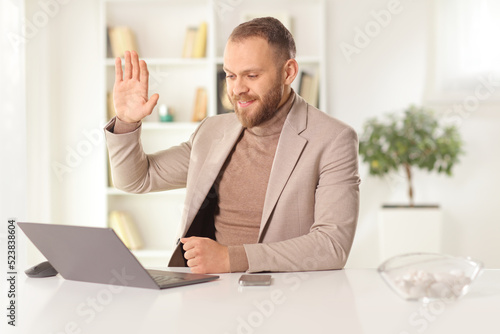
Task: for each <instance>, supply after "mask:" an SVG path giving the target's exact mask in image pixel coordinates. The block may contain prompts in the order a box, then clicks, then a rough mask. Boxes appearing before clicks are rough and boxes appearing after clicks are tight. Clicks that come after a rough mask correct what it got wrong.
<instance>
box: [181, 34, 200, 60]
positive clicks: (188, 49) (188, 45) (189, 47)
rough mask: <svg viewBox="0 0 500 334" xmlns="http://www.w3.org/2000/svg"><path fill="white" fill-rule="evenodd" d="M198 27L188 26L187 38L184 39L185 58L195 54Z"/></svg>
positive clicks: (183, 55)
mask: <svg viewBox="0 0 500 334" xmlns="http://www.w3.org/2000/svg"><path fill="white" fill-rule="evenodd" d="M197 31H198V28H197V27H187V29H186V38H185V39H184V49H183V50H182V57H183V58H191V57H192V56H193V50H194V43H195V41H196V33H197Z"/></svg>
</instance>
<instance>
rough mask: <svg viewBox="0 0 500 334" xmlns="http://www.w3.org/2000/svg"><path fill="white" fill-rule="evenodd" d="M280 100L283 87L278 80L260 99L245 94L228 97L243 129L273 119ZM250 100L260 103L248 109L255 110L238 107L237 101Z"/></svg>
mask: <svg viewBox="0 0 500 334" xmlns="http://www.w3.org/2000/svg"><path fill="white" fill-rule="evenodd" d="M228 96H229V94H228ZM282 98H283V86H282V85H281V83H280V82H279V81H278V80H276V82H275V83H274V84H273V86H272V88H271V89H270V90H269V92H268V93H267V94H265V95H263V96H262V97H259V96H252V95H246V94H244V95H238V96H233V97H231V96H229V99H230V101H231V103H232V104H233V107H234V112H235V114H236V116H237V117H238V119H239V121H240V123H241V125H243V127H245V128H253V127H254V126H258V125H261V124H263V123H265V122H266V121H268V120H270V119H271V118H273V117H274V115H276V113H277V112H278V107H279V104H280V102H281V99H282ZM250 100H255V102H254V103H256V102H260V105H255V106H253V105H251V106H250V108H254V109H255V108H256V110H245V109H246V108H240V107H239V105H238V101H250Z"/></svg>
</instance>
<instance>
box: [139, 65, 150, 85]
mask: <svg viewBox="0 0 500 334" xmlns="http://www.w3.org/2000/svg"><path fill="white" fill-rule="evenodd" d="M139 67H140V71H141V74H140V77H138V78H137V79H138V80H139V81H141V82H144V83H146V84H148V81H149V71H148V65H147V64H146V62H145V61H144V60H141V61H140V62H139Z"/></svg>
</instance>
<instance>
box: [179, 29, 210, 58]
mask: <svg viewBox="0 0 500 334" xmlns="http://www.w3.org/2000/svg"><path fill="white" fill-rule="evenodd" d="M206 54H207V23H206V22H202V23H200V25H199V26H198V27H187V28H186V37H185V39H184V48H183V50H182V57H183V58H205V57H206Z"/></svg>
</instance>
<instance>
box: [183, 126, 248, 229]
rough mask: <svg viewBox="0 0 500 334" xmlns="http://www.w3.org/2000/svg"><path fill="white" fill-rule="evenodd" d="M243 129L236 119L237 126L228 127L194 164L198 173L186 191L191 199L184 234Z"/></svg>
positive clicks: (187, 196) (188, 204)
mask: <svg viewBox="0 0 500 334" xmlns="http://www.w3.org/2000/svg"><path fill="white" fill-rule="evenodd" d="M242 130H243V127H242V126H241V125H240V123H239V122H238V121H237V120H236V122H235V126H232V127H230V128H228V129H226V130H225V131H224V133H223V135H222V136H221V137H219V138H217V139H215V140H214V141H213V142H212V145H211V146H210V149H209V151H208V153H207V154H206V156H205V157H206V158H205V160H204V161H203V163H202V164H201V165H197V166H196V167H194V166H193V167H194V168H196V169H197V171H196V173H195V174H194V175H196V179H195V180H192V182H193V183H192V186H190V187H188V191H187V192H186V198H188V199H189V203H187V206H186V207H185V209H187V210H188V211H187V216H186V219H185V220H184V222H185V224H184V231H183V235H184V234H185V233H186V232H187V230H188V229H189V227H190V225H191V223H192V221H193V219H194V217H195V216H196V214H197V213H198V211H199V209H200V208H201V205H202V204H203V201H204V200H205V199H206V196H207V194H208V192H209V190H210V188H211V187H212V186H213V184H214V182H215V179H216V178H217V176H218V175H219V172H220V170H221V168H222V166H223V165H224V163H225V162H226V159H227V157H228V155H229V153H230V152H231V150H232V149H233V147H234V145H235V143H236V141H237V140H238V138H239V137H240V134H241V131H242Z"/></svg>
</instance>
